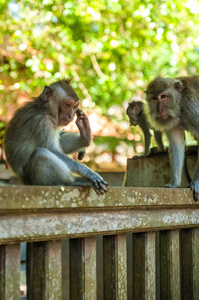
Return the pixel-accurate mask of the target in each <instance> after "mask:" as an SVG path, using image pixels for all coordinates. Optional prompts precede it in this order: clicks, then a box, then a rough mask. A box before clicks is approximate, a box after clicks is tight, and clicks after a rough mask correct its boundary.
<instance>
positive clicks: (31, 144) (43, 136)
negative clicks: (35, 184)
mask: <svg viewBox="0 0 199 300" xmlns="http://www.w3.org/2000/svg"><path fill="white" fill-rule="evenodd" d="M45 109H46V108H45ZM48 123H49V124H48ZM52 130H53V128H52V121H51V119H50V118H49V115H48V114H46V112H45V110H44V109H42V107H38V106H37V105H36V103H35V102H34V101H30V102H28V103H27V104H25V105H24V106H22V107H21V108H19V109H18V110H17V111H16V112H15V114H14V116H13V118H12V119H11V121H10V122H9V124H8V127H7V130H6V133H5V141H4V148H5V154H6V159H7V161H8V163H9V165H10V167H11V168H12V169H13V171H14V172H15V173H16V174H17V175H18V176H19V177H21V178H22V177H23V167H24V166H25V165H26V164H27V161H28V160H29V158H30V156H31V154H32V153H33V151H34V150H35V149H36V148H38V147H44V148H49V147H50V144H51V143H52V140H51V138H52V139H54V138H53V134H52ZM53 132H54V131H53Z"/></svg>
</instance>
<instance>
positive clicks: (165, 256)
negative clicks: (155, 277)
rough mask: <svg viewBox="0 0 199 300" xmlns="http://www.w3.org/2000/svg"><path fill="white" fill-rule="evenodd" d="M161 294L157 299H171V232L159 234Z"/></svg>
mask: <svg viewBox="0 0 199 300" xmlns="http://www.w3.org/2000/svg"><path fill="white" fill-rule="evenodd" d="M158 249H159V261H158V266H159V270H158V271H159V277H160V279H159V294H158V297H157V299H161V300H168V299H171V290H170V266H171V263H170V259H171V256H170V231H168V230H166V231H160V232H159V247H158Z"/></svg>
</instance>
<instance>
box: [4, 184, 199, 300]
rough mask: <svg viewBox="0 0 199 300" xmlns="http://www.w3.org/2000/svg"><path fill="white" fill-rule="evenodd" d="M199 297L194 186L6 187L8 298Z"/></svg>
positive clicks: (198, 227)
mask: <svg viewBox="0 0 199 300" xmlns="http://www.w3.org/2000/svg"><path fill="white" fill-rule="evenodd" d="M20 242H27V259H26V274H27V299H31V300H32V299H34V300H43V299H45V300H47V299H52V300H53V299H54V300H59V299H63V300H67V299H72V300H78V299H85V300H95V299H98V300H101V299H106V300H112V299H122V300H124V299H130V300H131V299H132V300H134V299H135V300H141V299H160V300H164V299H168V300H170V299H171V300H172V299H187V300H191V299H195V300H197V299H199V203H197V202H195V201H194V200H193V199H192V193H191V191H189V190H188V189H161V188H123V187H112V188H109V192H108V193H107V194H106V195H102V196H97V195H96V194H95V192H94V191H93V190H91V189H89V188H88V189H87V188H73V187H70V188H65V187H25V186H20V187H19V186H5V187H0V299H1V300H10V299H13V300H15V299H20V296H19V289H20Z"/></svg>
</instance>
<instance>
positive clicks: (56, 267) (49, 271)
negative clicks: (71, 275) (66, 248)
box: [46, 240, 62, 300]
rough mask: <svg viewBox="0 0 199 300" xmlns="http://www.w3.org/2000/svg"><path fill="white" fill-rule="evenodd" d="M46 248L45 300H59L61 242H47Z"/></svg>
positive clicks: (60, 291)
mask: <svg viewBox="0 0 199 300" xmlns="http://www.w3.org/2000/svg"><path fill="white" fill-rule="evenodd" d="M46 248H47V251H46V252H47V253H46V275H47V276H46V277H47V283H48V285H47V287H46V300H47V299H49V300H54V299H56V300H61V298H62V287H61V283H62V278H61V274H62V272H61V271H62V270H61V269H62V263H61V241H60V240H59V241H52V242H47V245H46Z"/></svg>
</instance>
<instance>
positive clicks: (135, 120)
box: [126, 101, 164, 159]
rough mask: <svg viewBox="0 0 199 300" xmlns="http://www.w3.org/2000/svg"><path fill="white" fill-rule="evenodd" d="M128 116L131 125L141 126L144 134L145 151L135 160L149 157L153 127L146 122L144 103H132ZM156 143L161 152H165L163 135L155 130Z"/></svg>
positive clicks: (129, 106) (127, 111)
mask: <svg viewBox="0 0 199 300" xmlns="http://www.w3.org/2000/svg"><path fill="white" fill-rule="evenodd" d="M126 113H127V115H128V116H129V120H130V124H131V125H133V126H136V125H138V126H140V128H141V129H142V131H143V134H144V146H145V151H144V154H143V155H141V156H137V155H136V156H134V157H133V159H136V158H142V157H147V156H149V155H150V143H151V133H150V129H151V126H150V124H149V123H148V122H147V120H146V116H145V114H144V113H143V102H142V101H132V102H131V103H129V105H128V107H127V110H126ZM154 137H155V141H156V143H157V146H158V150H159V151H160V152H164V145H163V142H162V133H161V132H160V131H157V130H154Z"/></svg>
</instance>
